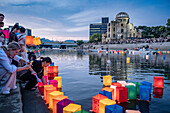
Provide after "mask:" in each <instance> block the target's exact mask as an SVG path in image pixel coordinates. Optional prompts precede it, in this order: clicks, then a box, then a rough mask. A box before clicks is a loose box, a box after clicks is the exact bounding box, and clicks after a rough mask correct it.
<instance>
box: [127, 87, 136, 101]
mask: <svg viewBox="0 0 170 113" xmlns="http://www.w3.org/2000/svg"><path fill="white" fill-rule="evenodd" d="M125 87H126V88H127V89H128V99H136V96H137V94H136V86H134V85H127V86H125Z"/></svg>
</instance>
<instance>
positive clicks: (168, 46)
mask: <svg viewBox="0 0 170 113" xmlns="http://www.w3.org/2000/svg"><path fill="white" fill-rule="evenodd" d="M147 45H148V46H149V47H150V48H151V49H154V50H155V49H156V48H158V49H159V50H161V51H170V42H159V43H138V44H105V45H93V47H95V48H103V49H106V48H108V49H109V50H114V49H121V50H122V49H127V48H128V49H135V48H138V47H143V46H147Z"/></svg>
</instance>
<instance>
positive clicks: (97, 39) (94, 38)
mask: <svg viewBox="0 0 170 113" xmlns="http://www.w3.org/2000/svg"><path fill="white" fill-rule="evenodd" d="M101 41H102V34H97V33H94V34H93V35H92V36H90V40H89V42H90V43H92V42H101Z"/></svg>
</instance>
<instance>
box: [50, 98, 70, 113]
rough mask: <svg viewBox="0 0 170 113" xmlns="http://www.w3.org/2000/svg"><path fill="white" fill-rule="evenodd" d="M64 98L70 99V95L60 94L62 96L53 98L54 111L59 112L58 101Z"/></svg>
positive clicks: (54, 112)
mask: <svg viewBox="0 0 170 113" xmlns="http://www.w3.org/2000/svg"><path fill="white" fill-rule="evenodd" d="M63 99H68V96H63V95H62V96H61V95H60V96H57V97H55V98H53V113H57V103H58V102H60V101H61V100H63Z"/></svg>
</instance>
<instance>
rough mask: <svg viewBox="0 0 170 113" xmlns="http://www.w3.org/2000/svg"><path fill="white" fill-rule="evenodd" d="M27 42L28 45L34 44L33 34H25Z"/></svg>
mask: <svg viewBox="0 0 170 113" xmlns="http://www.w3.org/2000/svg"><path fill="white" fill-rule="evenodd" d="M25 43H26V44H27V45H31V44H34V39H33V36H25Z"/></svg>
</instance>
